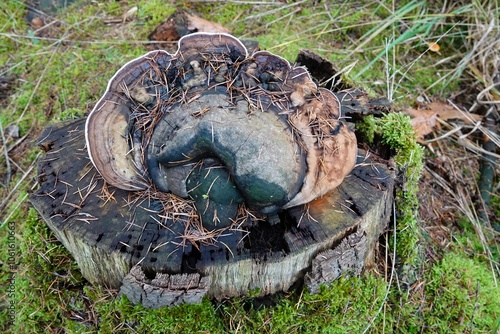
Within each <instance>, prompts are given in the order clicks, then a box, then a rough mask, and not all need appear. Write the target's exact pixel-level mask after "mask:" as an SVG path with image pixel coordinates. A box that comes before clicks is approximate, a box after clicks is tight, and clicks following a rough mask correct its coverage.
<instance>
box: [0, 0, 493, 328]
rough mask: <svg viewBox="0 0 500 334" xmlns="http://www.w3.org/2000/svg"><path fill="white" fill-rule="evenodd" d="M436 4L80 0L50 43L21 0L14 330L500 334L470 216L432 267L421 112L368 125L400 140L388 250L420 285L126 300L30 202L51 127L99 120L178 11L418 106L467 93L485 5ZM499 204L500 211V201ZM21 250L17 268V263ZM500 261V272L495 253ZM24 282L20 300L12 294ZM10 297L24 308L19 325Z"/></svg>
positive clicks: (1, 48) (2, 170)
mask: <svg viewBox="0 0 500 334" xmlns="http://www.w3.org/2000/svg"><path fill="white" fill-rule="evenodd" d="M427 5H428V4H427V2H423V1H422V2H418V1H407V2H405V3H403V4H398V5H397V7H396V8H393V3H392V2H369V1H366V2H364V1H361V2H356V3H349V2H344V3H340V4H335V5H334V4H329V2H317V3H315V2H312V1H311V2H305V1H303V2H289V3H287V4H285V3H283V4H281V5H280V6H281V7H279V6H277V5H262V4H261V5H252V4H250V2H249V3H244V4H242V3H235V2H219V3H200V2H189V1H183V2H180V1H178V2H175V1H160V0H154V1H142V0H141V1H136V2H132V1H120V2H116V1H93V2H88V3H85V4H84V3H76V4H74V5H73V7H72V9H71V10H67V11H66V12H63V13H58V14H57V17H58V19H59V20H61V22H63V23H62V24H60V25H53V26H52V28H51V29H49V30H48V31H46V32H45V33H43V34H42V36H39V35H38V34H37V32H36V31H35V30H34V28H33V27H31V26H30V25H29V24H28V23H27V22H26V21H25V9H26V8H25V6H24V5H23V4H22V3H20V2H19V1H15V0H7V2H6V4H5V5H3V6H2V7H1V9H0V27H1V29H0V64H1V65H2V67H1V68H0V71H1V73H2V75H3V76H8V77H14V78H15V84H14V85H13V87H11V91H10V92H9V94H10V96H9V97H8V98H7V99H5V100H2V101H0V107H1V108H2V112H1V113H0V124H1V126H2V128H3V129H5V128H6V127H7V126H9V125H17V126H19V128H20V132H21V136H24V135H26V136H27V137H28V139H26V140H24V141H23V142H22V143H21V144H18V145H16V146H13V148H12V151H11V152H10V157H11V158H12V159H13V160H14V161H15V163H16V164H17V165H16V166H13V165H12V164H11V165H12V166H11V167H10V168H11V171H12V175H11V178H10V180H9V181H10V182H9V185H6V182H4V185H5V186H4V187H2V188H0V198H3V200H2V202H1V206H0V210H1V211H0V215H1V217H2V219H1V227H0V245H1V247H0V261H1V262H0V268H1V269H0V331H1V332H12V333H33V332H37V333H42V332H47V333H51V332H60V330H64V331H66V332H74V333H87V332H88V333H93V332H101V333H116V332H139V333H146V332H148V333H160V332H164V333H165V332H172V333H194V332H211V333H223V332H238V333H239V332H243V333H255V332H259V333H284V332H289V333H302V332H311V333H313V332H323V333H344V332H348V333H350V332H355V333H357V332H362V331H363V330H365V329H367V328H368V331H369V332H409V333H413V332H432V333H450V332H453V333H464V332H474V333H476V332H480V333H493V332H494V331H498V329H499V326H500V289H499V288H498V285H497V283H496V281H495V280H494V275H495V273H493V272H492V270H491V267H490V265H489V262H488V260H487V259H485V258H484V256H482V255H481V254H483V253H484V247H485V246H484V244H483V243H481V242H480V241H479V240H478V237H477V235H476V234H475V233H474V232H473V231H472V229H471V228H470V222H468V221H466V220H465V221H464V220H462V221H461V222H460V224H458V223H457V225H458V226H457V228H456V230H455V231H456V232H453V233H456V235H454V238H453V240H454V241H453V244H452V245H451V247H449V249H448V250H447V251H446V252H441V253H440V256H439V257H438V258H434V259H433V260H432V261H425V262H419V261H418V259H421V258H422V257H421V253H420V252H421V250H422V247H423V246H422V244H423V242H422V238H423V237H422V232H421V229H420V224H422V223H423V222H419V221H418V219H419V218H418V215H417V211H418V201H417V197H416V195H417V192H418V186H417V184H418V178H419V176H420V171H421V169H422V166H423V164H422V159H423V158H424V151H423V149H422V148H421V147H420V146H419V145H418V144H417V143H416V140H415V136H414V133H413V130H412V129H411V126H410V124H409V120H408V117H406V116H404V115H402V114H397V113H394V114H389V115H386V116H384V117H383V118H381V119H374V118H368V119H366V120H365V122H364V124H359V125H358V130H359V131H361V130H363V132H364V134H365V136H366V137H367V140H369V138H370V137H371V138H372V140H373V139H375V140H381V141H382V142H383V143H384V144H386V145H388V146H390V147H391V149H392V150H394V153H395V154H396V155H395V162H396V164H397V166H398V167H399V168H400V170H401V173H402V175H403V176H404V177H403V178H402V179H403V180H404V182H403V184H402V186H401V187H400V188H399V190H398V191H397V193H396V199H397V200H396V202H397V224H396V232H397V233H396V236H397V239H396V240H397V241H396V243H394V242H393V241H392V240H393V239H392V233H388V235H387V239H388V240H390V241H389V242H388V244H389V245H390V248H389V249H388V252H389V253H391V252H392V249H391V247H396V254H397V257H398V259H399V261H400V262H401V263H404V264H408V265H410V266H411V268H414V269H415V268H418V271H419V272H420V273H421V275H420V276H418V283H417V285H416V286H414V287H413V288H412V289H410V290H405V289H404V287H403V286H401V285H400V284H398V281H397V279H396V277H393V279H392V280H390V279H389V278H390V276H391V275H390V269H391V268H390V266H389V268H388V269H389V272H388V273H386V274H377V273H376V272H375V271H371V272H368V273H366V274H365V275H363V276H361V277H357V278H351V279H340V280H338V281H336V282H333V283H332V284H331V285H330V286H328V287H323V289H322V290H321V292H320V293H319V294H316V295H311V294H309V293H308V292H307V291H303V292H302V291H296V292H294V293H290V294H284V295H281V296H277V297H276V298H275V299H274V302H275V305H273V306H268V307H263V306H257V305H258V303H257V301H256V300H254V299H253V298H251V297H246V298H233V299H230V300H226V301H224V302H221V303H217V302H211V301H208V300H204V301H203V303H201V304H200V305H183V306H180V307H175V308H170V309H159V310H149V309H144V308H143V307H142V306H133V305H131V304H130V303H129V302H128V301H127V300H126V299H125V298H115V295H114V292H112V291H108V290H106V289H104V288H96V287H93V286H91V285H89V284H88V282H86V281H85V279H83V277H82V276H81V274H80V272H79V270H78V268H77V265H76V264H75V262H74V261H73V259H72V258H71V256H70V255H69V254H68V253H67V251H66V250H65V249H64V248H63V247H62V246H61V244H60V243H59V242H58V241H57V240H56V239H55V238H54V236H53V235H52V233H51V232H50V231H49V230H48V229H47V227H46V226H45V224H44V223H43V221H41V219H40V218H39V216H38V215H37V213H36V212H35V211H34V210H33V209H30V206H29V203H28V202H27V195H28V193H29V192H30V191H31V190H32V188H33V187H34V186H35V177H36V171H35V168H33V167H34V166H35V161H36V158H37V157H38V156H39V154H40V153H39V152H40V151H39V149H38V148H36V147H35V145H34V140H35V139H36V137H37V136H38V135H39V133H40V131H41V129H42V128H43V126H45V125H46V124H48V123H49V122H57V121H61V120H65V119H70V118H74V117H81V116H83V115H84V114H85V113H86V112H88V111H89V110H90V109H91V108H92V106H93V105H94V104H95V102H96V101H97V99H98V98H99V97H100V95H101V94H102V92H103V90H104V89H105V86H106V83H107V80H108V78H110V77H111V76H112V75H113V73H114V72H115V71H116V70H117V69H118V68H119V67H120V66H121V64H124V63H125V62H127V61H128V60H130V59H133V58H135V57H137V56H138V55H140V54H143V53H144V52H145V51H146V50H145V47H144V44H142V43H139V42H133V41H145V40H146V39H147V36H148V34H149V33H150V32H151V31H152V30H153V29H154V28H155V26H156V25H157V24H158V23H160V22H161V21H163V20H164V19H166V18H167V17H168V16H169V15H170V14H171V13H173V11H174V10H175V8H184V9H188V10H193V11H196V12H198V13H199V14H201V15H202V16H203V17H205V18H206V19H209V20H213V21H216V22H219V23H221V24H223V25H225V26H227V27H229V28H230V29H232V31H233V33H234V34H235V35H236V36H240V37H247V38H253V39H256V40H258V41H259V43H260V45H261V48H263V49H268V50H270V51H272V52H274V53H277V54H280V55H282V56H283V57H285V58H286V59H289V60H290V61H293V60H294V59H295V56H296V54H297V52H298V51H299V50H300V49H302V48H308V49H311V50H313V51H314V52H316V53H318V54H320V55H322V56H324V57H326V58H328V59H330V60H332V61H333V62H334V63H335V64H336V65H337V66H338V68H339V69H343V70H344V73H345V75H346V78H350V79H351V80H354V81H355V82H358V83H359V84H360V85H362V86H364V87H366V88H367V89H368V90H369V91H370V92H373V93H374V94H380V95H386V96H390V97H391V98H392V99H393V100H394V101H395V102H396V104H397V105H399V106H402V105H405V104H406V105H408V104H411V103H412V102H413V101H414V99H415V97H416V96H417V95H418V94H439V96H441V97H446V96H448V95H449V94H450V93H451V92H453V91H454V90H455V89H456V88H457V87H458V85H459V84H460V82H459V80H449V78H451V77H452V76H453V73H455V71H456V68H455V67H454V66H455V64H456V63H458V61H459V60H460V59H459V58H458V57H457V55H459V54H461V53H462V52H464V51H465V50H463V48H464V46H463V45H464V43H463V41H464V39H465V38H466V32H465V29H464V28H463V27H462V26H460V25H455V24H456V23H457V22H459V21H460V20H462V19H463V16H464V15H468V14H467V13H468V11H469V12H470V10H471V9H473V8H472V7H471V6H472V5H470V4H456V6H454V7H453V8H452V9H450V10H446V12H442V11H441V10H435V9H432V8H430V7H428V6H427ZM133 6H137V7H138V12H137V17H136V18H135V19H134V20H132V21H131V22H127V23H124V24H105V20H106V19H109V18H121V17H122V16H123V14H124V13H125V12H126V11H127V10H128V9H130V8H132V7H133ZM442 7H443V4H438V5H436V6H435V8H442ZM436 40H439V41H440V45H441V52H440V53H432V52H429V51H428V50H427V46H426V45H427V44H426V43H427V42H435V41H436ZM361 43H363V44H362V45H361V47H360V44H361ZM358 48H359V49H358ZM373 59H377V61H375V62H373ZM443 59H447V61H446V62H443V61H442V60H443ZM442 78H444V79H442ZM370 133H371V134H370ZM13 143H14V141H11V142H9V145H12V144H13ZM0 161H1V163H0V175H2V176H5V175H6V173H7V167H6V163H5V157H4V155H2V157H1V158H0ZM494 203H496V204H494V207H495V208H497V209H498V208H499V207H500V206H499V205H498V197H496V199H494ZM9 222H11V223H14V224H9ZM11 226H12V228H10V227H11ZM9 236H13V238H9ZM12 245H14V246H13V248H11V246H12ZM429 247H434V246H432V245H431V246H429ZM12 249H13V250H12ZM438 253H439V252H438ZM12 255H13V257H14V259H15V263H14V264H15V265H16V270H11V268H10V265H11V264H12V263H11V261H10V260H9V258H12ZM493 256H495V258H496V261H497V263H498V256H499V255H498V253H495V250H494V249H493ZM13 275H14V276H13ZM12 278H14V280H13V281H12ZM498 278H499V277H497V278H496V279H497V280H498ZM11 282H12V283H13V286H14V287H15V293H13V294H12V293H10V291H9V289H10V287H12V285H11V284H10V283H11ZM389 283H390V284H389ZM10 302H13V303H14V305H15V311H16V312H15V315H16V316H15V319H14V322H13V323H11V322H10V320H11V319H10V318H9V305H10V304H9V303H10Z"/></svg>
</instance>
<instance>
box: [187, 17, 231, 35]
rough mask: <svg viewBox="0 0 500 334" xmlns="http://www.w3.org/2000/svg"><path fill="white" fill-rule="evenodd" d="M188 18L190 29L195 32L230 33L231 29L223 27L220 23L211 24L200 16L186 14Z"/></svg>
mask: <svg viewBox="0 0 500 334" xmlns="http://www.w3.org/2000/svg"><path fill="white" fill-rule="evenodd" d="M186 17H187V18H188V21H189V22H188V29H189V30H195V31H199V32H224V33H229V32H230V31H229V29H227V28H226V27H224V26H222V25H221V24H219V23H215V22H211V21H208V20H205V19H203V18H201V17H199V16H196V15H193V14H189V13H186Z"/></svg>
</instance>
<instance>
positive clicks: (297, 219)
mask: <svg viewBox="0 0 500 334" xmlns="http://www.w3.org/2000/svg"><path fill="white" fill-rule="evenodd" d="M83 129H84V120H83V119H80V120H76V121H73V122H70V123H65V124H61V125H55V126H52V127H49V128H47V129H46V130H45V132H44V133H43V135H42V136H41V138H40V140H39V143H38V144H39V145H40V147H41V148H42V149H43V150H44V151H45V152H46V154H45V156H44V157H43V159H41V161H40V162H39V165H38V171H39V183H40V188H39V189H38V190H37V191H36V192H35V193H34V194H32V195H31V202H32V204H33V205H34V207H35V208H36V209H37V210H38V212H39V213H40V215H41V216H42V217H43V219H44V220H45V221H46V223H47V225H48V226H49V227H50V229H51V230H52V231H53V232H54V233H55V235H56V236H57V238H58V239H59V240H60V241H61V242H62V243H63V245H64V246H65V247H66V248H67V249H68V250H69V251H70V253H71V254H72V255H73V256H74V258H75V260H76V261H77V263H78V265H79V267H80V269H81V271H82V274H83V276H84V277H85V278H86V279H87V280H88V281H89V282H91V283H92V284H98V285H104V286H107V287H111V288H115V289H117V288H120V287H121V289H122V292H123V293H125V294H126V295H127V296H128V297H129V299H131V300H132V301H133V302H136V303H137V302H141V301H142V303H143V304H144V305H146V306H149V307H160V306H164V305H175V304H178V303H181V302H195V301H199V300H200V299H201V298H202V297H203V296H204V295H206V296H208V297H210V298H217V299H222V298H225V297H230V296H240V295H245V294H247V293H248V292H249V291H258V294H259V295H266V294H271V293H275V292H277V291H281V290H287V289H288V288H289V287H290V286H291V285H292V284H293V283H295V282H296V281H297V280H299V279H301V278H303V277H304V275H306V273H308V272H310V273H309V274H307V275H306V283H307V284H308V286H309V287H310V289H311V290H313V291H316V290H317V287H318V285H319V284H321V283H328V282H330V281H331V280H333V279H335V278H337V277H338V276H340V275H345V274H359V273H360V271H361V268H363V267H365V266H370V265H372V263H373V256H374V255H373V251H374V248H375V244H376V242H377V239H378V237H379V235H380V233H381V232H382V231H383V229H384V227H385V226H386V224H387V221H388V219H389V218H390V216H391V208H392V202H393V197H392V196H393V185H394V174H393V172H392V171H391V169H390V168H389V167H388V166H387V165H385V164H382V163H376V162H373V161H370V160H369V159H366V158H365V157H364V156H363V155H362V154H361V153H360V155H359V156H358V162H357V165H356V167H355V169H354V170H353V172H352V173H351V175H350V176H348V177H347V178H346V179H345V180H344V182H343V183H342V184H341V186H340V187H338V188H337V189H336V190H335V191H333V192H332V193H330V194H328V195H327V196H323V197H322V198H320V199H317V200H315V201H313V202H312V203H310V204H308V205H302V206H299V207H294V208H290V209H288V210H285V211H283V212H280V214H279V217H280V223H278V224H270V223H269V222H266V221H262V222H260V223H259V224H258V225H257V226H252V227H249V228H248V229H243V230H230V231H227V232H226V233H225V234H224V235H221V236H220V237H219V243H217V244H216V245H203V244H200V245H197V247H195V246H193V245H192V244H189V243H188V244H185V245H180V241H181V239H180V238H179V236H180V235H182V234H183V233H185V231H184V230H185V226H184V225H182V224H179V223H177V224H176V223H175V222H171V223H170V224H169V225H168V226H165V225H163V224H161V223H160V222H162V217H159V216H158V206H159V204H158V203H155V202H148V201H145V200H144V201H140V200H138V199H136V200H135V201H133V193H132V192H127V191H124V190H120V189H117V188H114V187H111V186H109V187H105V185H104V181H103V180H102V179H101V177H100V176H99V174H98V173H97V171H96V170H95V169H94V167H93V165H92V164H91V163H90V161H89V158H88V154H87V150H86V149H85V141H84V133H83ZM170 241H173V242H170ZM324 252H326V253H324ZM326 255H327V256H326Z"/></svg>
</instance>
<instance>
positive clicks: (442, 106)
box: [427, 101, 482, 124]
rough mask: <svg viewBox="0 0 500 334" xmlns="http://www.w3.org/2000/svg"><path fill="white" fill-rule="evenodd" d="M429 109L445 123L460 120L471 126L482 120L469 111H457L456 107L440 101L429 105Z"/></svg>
mask: <svg viewBox="0 0 500 334" xmlns="http://www.w3.org/2000/svg"><path fill="white" fill-rule="evenodd" d="M427 108H428V109H430V110H433V111H434V112H436V114H437V115H438V116H439V118H441V119H442V120H443V121H447V120H449V119H460V120H462V121H464V122H465V123H466V124H470V123H471V121H473V122H477V121H480V120H481V119H482V117H481V116H480V115H476V114H471V113H469V112H468V111H460V110H457V109H456V108H455V107H453V106H451V105H449V104H447V103H444V102H440V101H437V102H432V103H429V105H428V106H427Z"/></svg>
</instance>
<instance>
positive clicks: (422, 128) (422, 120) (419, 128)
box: [406, 108, 439, 138]
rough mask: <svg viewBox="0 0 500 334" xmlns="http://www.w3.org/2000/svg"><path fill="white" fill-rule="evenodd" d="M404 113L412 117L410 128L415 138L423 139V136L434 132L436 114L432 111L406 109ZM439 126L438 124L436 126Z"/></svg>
mask: <svg viewBox="0 0 500 334" xmlns="http://www.w3.org/2000/svg"><path fill="white" fill-rule="evenodd" d="M406 113H407V114H408V115H410V116H411V117H412V119H411V126H412V127H413V129H414V130H415V133H416V134H417V138H424V136H426V135H428V134H429V133H431V132H432V130H434V127H435V126H436V117H437V114H436V113H435V112H434V111H432V110H425V109H418V110H417V109H414V108H408V109H407V110H406ZM438 126H439V124H438Z"/></svg>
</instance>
